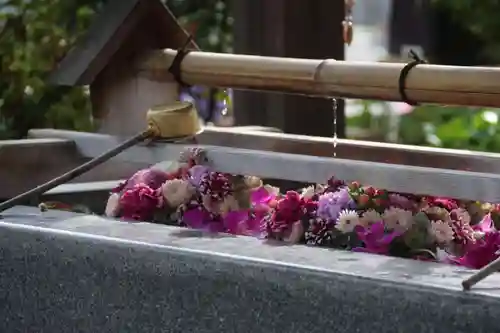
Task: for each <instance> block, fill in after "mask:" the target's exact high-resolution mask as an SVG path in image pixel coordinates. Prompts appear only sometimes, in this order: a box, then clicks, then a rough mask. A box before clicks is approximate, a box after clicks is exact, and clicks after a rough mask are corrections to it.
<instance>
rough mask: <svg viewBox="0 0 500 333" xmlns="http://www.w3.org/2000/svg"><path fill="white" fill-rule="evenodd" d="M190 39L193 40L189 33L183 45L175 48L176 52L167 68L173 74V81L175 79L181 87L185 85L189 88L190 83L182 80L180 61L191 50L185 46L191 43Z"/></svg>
mask: <svg viewBox="0 0 500 333" xmlns="http://www.w3.org/2000/svg"><path fill="white" fill-rule="evenodd" d="M192 41H193V36H192V35H189V36H188V39H187V40H186V42H185V43H184V45H183V46H182V47H181V48H180V49H178V50H177V54H176V55H175V57H174V60H173V61H172V64H171V65H170V67H169V68H168V71H169V72H170V73H172V75H173V76H174V79H175V81H177V83H178V84H179V85H180V86H181V87H185V88H189V87H190V85H188V84H186V83H185V82H184V81H183V80H182V74H181V64H182V61H183V60H184V58H185V57H186V56H187V55H188V54H189V52H191V50H188V49H187V47H188V46H189V44H191V42H192Z"/></svg>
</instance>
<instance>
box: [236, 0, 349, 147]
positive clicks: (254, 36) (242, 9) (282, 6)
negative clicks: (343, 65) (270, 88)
mask: <svg viewBox="0 0 500 333" xmlns="http://www.w3.org/2000/svg"><path fill="white" fill-rule="evenodd" d="M234 18H235V27H234V28H235V30H234V33H235V36H234V41H235V53H240V54H257V55H266V56H280V57H295V58H312V59H321V58H325V59H326V58H333V59H337V60H343V59H344V43H343V40H342V26H341V22H342V20H343V19H344V1H343V0H333V1H332V0H309V1H302V0H273V1H266V0H235V1H234ZM333 119H334V116H333V111H332V107H331V101H329V100H327V99H320V98H312V97H305V96H289V95H283V94H267V93H256V92H237V93H235V120H236V124H237V125H264V126H272V127H278V128H280V129H282V130H283V131H284V132H286V133H294V134H304V135H313V136H326V137H331V136H332V135H333ZM337 134H338V135H339V136H340V137H344V136H345V117H344V103H343V101H342V100H339V108H338V111H337Z"/></svg>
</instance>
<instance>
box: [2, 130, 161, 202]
mask: <svg viewBox="0 0 500 333" xmlns="http://www.w3.org/2000/svg"><path fill="white" fill-rule="evenodd" d="M152 134H153V132H152V131H151V130H150V129H148V130H146V131H144V132H142V133H139V134H137V135H135V136H134V137H132V138H130V139H128V140H126V141H125V142H123V143H122V144H120V145H118V146H116V147H115V148H113V149H111V150H109V151H107V152H105V153H103V154H102V155H99V156H97V157H96V158H94V159H92V160H90V161H88V162H86V163H84V164H82V165H80V166H79V167H76V168H74V169H73V170H70V171H68V172H66V173H65V174H63V175H61V176H59V177H57V178H54V179H52V180H49V181H48V182H46V183H44V184H42V185H39V186H37V187H35V188H33V189H31V190H29V191H27V192H24V193H22V194H19V195H18V196H15V197H14V198H11V199H9V200H6V201H4V202H2V203H0V212H3V211H4V210H6V209H9V208H12V207H14V206H17V205H19V204H22V203H24V202H25V201H27V200H28V199H29V198H31V197H33V196H39V195H41V194H43V193H45V192H47V191H49V190H51V189H53V188H54V187H56V186H59V185H62V184H64V183H67V182H69V181H71V180H73V179H75V178H76V177H78V176H81V175H83V174H84V173H86V172H88V171H90V170H92V169H93V168H95V167H96V166H98V165H100V164H102V163H104V162H106V161H108V160H109V159H111V158H113V157H115V156H116V155H118V154H120V153H121V152H123V151H124V150H126V149H128V148H130V147H132V146H134V145H136V144H138V143H139V142H142V141H144V140H146V139H147V138H149V137H151V136H152Z"/></svg>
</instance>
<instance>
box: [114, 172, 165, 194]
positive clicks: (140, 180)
mask: <svg viewBox="0 0 500 333" xmlns="http://www.w3.org/2000/svg"><path fill="white" fill-rule="evenodd" d="M168 179H170V177H169V174H168V173H166V172H164V171H161V170H157V169H153V168H149V169H143V170H139V171H137V172H136V173H135V174H133V175H132V177H130V179H129V180H127V181H126V182H125V183H124V185H123V191H126V190H129V189H133V188H134V187H136V185H138V184H143V185H146V186H147V187H149V188H151V189H153V190H156V189H158V188H160V186H161V185H162V184H163V183H164V182H165V181H167V180H168Z"/></svg>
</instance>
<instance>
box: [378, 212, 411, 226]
mask: <svg viewBox="0 0 500 333" xmlns="http://www.w3.org/2000/svg"><path fill="white" fill-rule="evenodd" d="M382 219H383V220H384V224H385V226H386V227H387V229H389V230H395V231H406V230H408V229H409V228H410V227H411V226H412V224H413V213H412V212H411V211H409V210H406V209H401V208H396V207H391V208H388V209H386V210H385V211H384V214H383V215H382Z"/></svg>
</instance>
